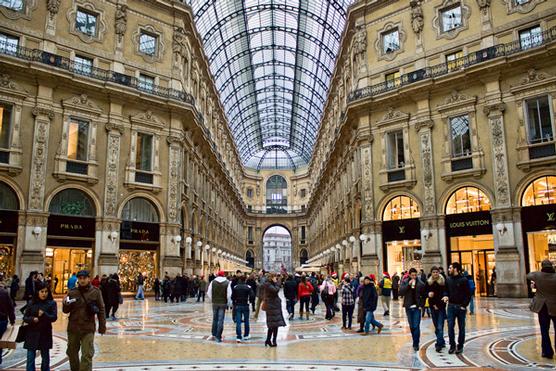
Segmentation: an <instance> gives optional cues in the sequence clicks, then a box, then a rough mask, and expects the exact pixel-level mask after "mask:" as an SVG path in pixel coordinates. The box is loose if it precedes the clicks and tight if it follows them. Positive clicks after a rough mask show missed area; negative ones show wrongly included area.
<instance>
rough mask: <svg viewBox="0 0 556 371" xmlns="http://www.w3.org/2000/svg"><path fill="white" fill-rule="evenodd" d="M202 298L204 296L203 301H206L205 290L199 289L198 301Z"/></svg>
mask: <svg viewBox="0 0 556 371" xmlns="http://www.w3.org/2000/svg"><path fill="white" fill-rule="evenodd" d="M201 298H203V303H204V302H205V292H204V291H201V290H199V292H198V293H197V303H198V302H200V301H201Z"/></svg>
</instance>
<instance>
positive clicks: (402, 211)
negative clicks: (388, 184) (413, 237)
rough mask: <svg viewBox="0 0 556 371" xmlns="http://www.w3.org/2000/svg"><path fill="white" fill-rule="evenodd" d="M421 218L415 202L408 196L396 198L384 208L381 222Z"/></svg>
mask: <svg viewBox="0 0 556 371" xmlns="http://www.w3.org/2000/svg"><path fill="white" fill-rule="evenodd" d="M420 216H421V212H420V211H419V206H418V205H417V202H415V200H413V199H412V198H411V197H408V196H397V197H394V198H393V199H391V200H390V202H388V204H387V205H386V207H385V208H384V214H383V216H382V220H383V221H388V220H401V219H411V218H418V217H420Z"/></svg>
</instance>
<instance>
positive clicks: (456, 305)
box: [442, 262, 471, 354]
mask: <svg viewBox="0 0 556 371" xmlns="http://www.w3.org/2000/svg"><path fill="white" fill-rule="evenodd" d="M442 300H443V301H444V303H446V304H447V305H448V311H447V316H448V337H449V338H450V349H449V350H448V353H450V354H454V352H455V353H456V354H460V353H462V352H463V344H464V343H465V314H466V312H467V306H468V305H469V300H471V293H470V291H469V283H468V282H467V278H465V277H464V276H463V274H461V264H460V263H458V262H454V263H452V265H450V267H449V268H448V278H447V279H446V296H444V297H443V298H442ZM456 321H457V322H458V343H457V348H456V334H455V325H456Z"/></svg>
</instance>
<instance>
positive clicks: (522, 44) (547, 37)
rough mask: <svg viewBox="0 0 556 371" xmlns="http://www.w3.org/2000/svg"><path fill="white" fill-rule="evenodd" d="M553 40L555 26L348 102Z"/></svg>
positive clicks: (357, 93) (373, 87)
mask: <svg viewBox="0 0 556 371" xmlns="http://www.w3.org/2000/svg"><path fill="white" fill-rule="evenodd" d="M555 40H556V27H552V28H550V29H548V30H546V31H544V32H542V33H540V34H537V35H534V36H532V37H530V38H524V39H521V40H516V41H513V42H511V43H507V44H498V45H494V46H491V47H489V48H485V49H481V50H479V51H477V52H473V53H470V54H468V55H466V56H464V57H461V58H458V59H455V60H452V61H449V62H446V63H441V64H437V65H435V66H432V67H425V68H422V69H419V70H416V71H413V72H410V73H406V74H404V75H402V76H401V77H399V78H397V79H395V80H389V81H384V82H382V83H380V84H375V85H371V86H367V87H365V88H362V89H358V90H355V91H353V92H352V93H350V95H349V97H348V101H349V102H354V101H356V100H359V99H363V98H369V97H372V96H375V95H378V94H382V93H386V92H389V91H392V90H396V89H399V88H401V87H403V86H406V85H410V84H413V83H415V82H418V81H423V80H426V79H429V78H434V77H439V76H443V75H446V74H448V73H452V72H457V71H461V70H463V69H465V68H468V67H470V66H474V65H476V64H480V63H483V62H486V61H489V60H492V59H495V58H498V57H507V56H510V55H512V54H516V53H519V52H522V51H524V50H530V49H535V48H538V47H541V46H543V45H547V44H549V43H551V42H553V41H555Z"/></svg>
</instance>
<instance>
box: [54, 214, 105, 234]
mask: <svg viewBox="0 0 556 371" xmlns="http://www.w3.org/2000/svg"><path fill="white" fill-rule="evenodd" d="M48 235H49V236H66V237H90V238H94V237H95V218H83V217H78V216H66V215H50V216H49V217H48Z"/></svg>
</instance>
